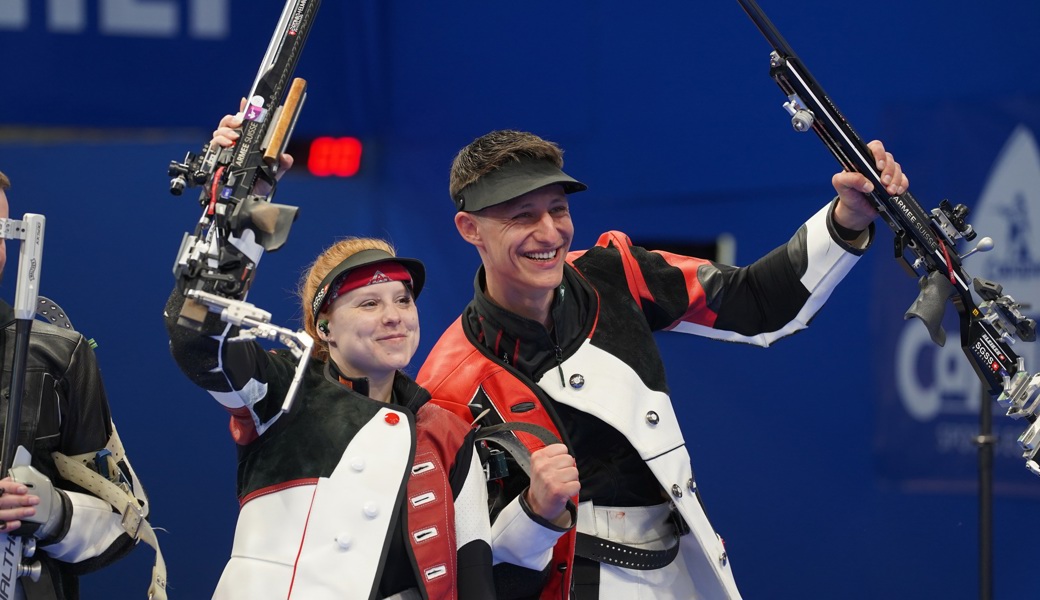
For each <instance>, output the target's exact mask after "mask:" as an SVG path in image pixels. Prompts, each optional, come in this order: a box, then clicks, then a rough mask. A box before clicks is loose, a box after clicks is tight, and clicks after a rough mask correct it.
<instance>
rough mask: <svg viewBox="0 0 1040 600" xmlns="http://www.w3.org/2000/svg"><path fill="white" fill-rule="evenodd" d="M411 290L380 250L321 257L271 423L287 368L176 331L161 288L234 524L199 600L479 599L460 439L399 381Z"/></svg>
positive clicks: (475, 482)
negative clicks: (224, 555) (304, 338)
mask: <svg viewBox="0 0 1040 600" xmlns="http://www.w3.org/2000/svg"><path fill="white" fill-rule="evenodd" d="M240 123H241V119H239V118H238V117H233V116H226V117H225V118H224V120H222V121H221V125H220V128H219V129H218V130H217V131H216V132H215V133H214V141H213V143H216V144H222V145H225V146H226V145H230V144H232V143H233V142H234V140H235V139H237V137H238V131H237V127H238V126H239V125H240ZM245 237H246V236H243V238H245ZM239 242H240V243H242V244H243V248H245V247H246V246H248V245H249V244H248V240H239ZM259 254H260V252H259V250H258V248H253V249H252V250H250V255H251V256H255V257H256V259H257V260H258V259H259ZM424 280H425V269H424V267H423V264H422V263H421V262H419V261H418V260H414V259H410V258H401V257H398V256H397V255H396V253H395V251H394V249H393V248H392V247H391V246H390V245H389V244H388V243H387V242H385V241H383V240H379V239H374V238H347V239H343V240H340V241H338V242H336V243H335V244H333V245H332V246H331V247H329V248H328V249H326V250H325V251H324V252H322V253H321V255H320V256H318V258H317V259H316V260H315V262H314V263H313V264H312V265H311V267H310V268H309V270H308V272H307V275H306V276H305V278H304V280H303V281H302V283H301V285H300V290H299V296H300V301H301V306H302V307H303V314H304V315H305V316H304V323H303V325H304V328H305V330H306V331H307V333H308V334H310V335H311V337H313V338H314V340H315V342H316V345H315V348H314V352H313V357H312V359H311V360H310V361H309V363H308V365H307V368H306V371H305V373H304V376H303V379H302V383H301V384H300V387H299V390H298V392H297V394H296V397H295V401H294V402H293V405H292V408H291V409H290V411H289V412H288V413H285V414H281V413H280V408H281V406H282V403H283V400H284V399H285V397H286V394H287V391H288V389H289V385H290V382H291V381H292V379H293V376H294V373H295V369H296V367H297V364H298V361H297V360H296V359H295V358H294V357H293V356H292V354H291V353H290V352H289V351H287V350H278V351H274V352H267V351H265V350H264V349H263V348H262V347H261V346H260V345H259V344H258V343H256V342H230V341H229V340H231V339H232V338H234V337H235V336H236V334H237V329H236V328H235V327H230V326H227V325H225V324H224V323H222V322H220V321H219V319H218V318H217V315H215V314H213V313H210V314H209V315H208V317H207V321H206V323H205V324H204V326H203V330H202V331H194V330H192V329H188V328H186V327H182V326H179V325H178V324H177V316H178V315H179V314H180V313H181V310H182V306H183V303H184V296H183V294H182V293H181V292H179V291H177V290H174V293H173V294H172V295H171V297H170V299H169V302H168V304H167V307H166V323H167V329H168V331H169V335H170V343H171V350H172V353H173V356H174V358H175V359H176V361H177V363H178V365H179V366H180V367H181V369H182V370H183V371H184V373H185V374H186V375H187V376H188V377H189V378H190V379H191V380H192V381H193V382H195V383H196V384H198V385H199V386H201V387H202V388H204V389H206V390H207V391H209V392H210V394H212V396H213V397H214V398H215V399H216V400H217V401H218V402H219V403H220V404H221V405H222V406H224V408H225V409H226V410H227V411H228V412H229V413H230V414H231V436H232V438H233V439H234V441H235V443H236V444H237V446H238V497H239V501H240V503H241V513H240V515H239V520H238V525H237V527H236V532H235V541H234V547H233V549H232V556H231V559H230V561H229V562H228V564H227V566H226V567H225V569H224V573H223V575H222V576H221V578H220V582H219V583H218V585H217V589H216V592H215V593H214V598H216V599H220V600H238V599H242V600H246V599H249V600H255V599H259V598H300V599H303V600H321V599H325V598H327V599H330V600H332V599H342V598H393V599H395V600H410V599H419V598H422V599H427V598H429V599H445V600H453V599H455V598H458V599H461V600H485V599H493V598H494V597H495V595H494V589H493V584H492V580H491V546H490V542H489V539H490V527H491V525H490V520H489V516H488V511H487V491H486V488H485V482H484V474H483V470H482V467H481V463H480V460H479V456H478V453H477V452H476V451H475V447H474V432H473V430H472V429H471V428H470V426H469V423H468V422H466V421H463V420H461V419H459V418H457V417H456V416H455V415H454V414H452V413H451V412H449V411H446V410H444V409H442V408H439V407H437V406H435V405H434V404H432V403H430V394H429V393H428V392H427V391H426V390H425V389H423V388H421V387H419V386H418V385H416V383H415V382H414V381H413V380H412V379H411V378H410V377H409V376H408V375H406V374H405V373H404V372H403V371H402V369H404V368H405V367H406V366H407V365H408V363H409V361H410V360H411V358H412V356H413V354H414V353H415V350H416V347H417V346H418V343H419V314H418V311H417V308H416V305H415V299H416V298H417V297H418V295H419V292H420V291H421V290H422V287H423V283H424Z"/></svg>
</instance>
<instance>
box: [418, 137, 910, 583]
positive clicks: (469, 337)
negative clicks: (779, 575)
mask: <svg viewBox="0 0 1040 600" xmlns="http://www.w3.org/2000/svg"><path fill="white" fill-rule="evenodd" d="M870 149H871V151H872V152H873V154H874V159H875V160H876V161H877V166H878V169H879V170H880V171H881V173H882V181H883V182H884V183H885V184H886V186H887V190H888V191H889V193H892V194H898V193H902V192H904V191H905V190H906V189H907V186H908V185H909V181H908V180H907V178H906V176H905V175H904V174H903V173H902V169H901V168H900V166H899V164H898V163H897V162H896V161H895V160H894V159H893V157H892V155H891V154H890V153H888V152H886V151H885V149H884V146H883V145H882V144H881V143H880V142H871V144H870ZM562 168H563V153H562V150H560V148H559V147H558V146H557V145H556V144H554V143H552V142H549V141H546V140H544V139H542V138H540V137H538V136H536V135H534V134H531V133H527V132H520V131H511V130H504V131H494V132H491V133H489V134H487V135H484V136H482V137H480V138H477V139H476V140H474V141H473V142H472V143H471V144H469V145H467V146H466V147H465V148H463V149H462V150H461V151H460V152H459V153H458V155H457V156H456V157H455V160H454V162H453V164H452V168H451V177H450V186H449V187H450V194H451V198H452V200H453V201H454V202H455V207H456V209H457V211H458V212H457V213H456V215H455V227H456V229H457V230H458V232H459V234H460V235H461V236H462V238H463V239H464V240H466V241H467V242H469V243H470V244H472V245H473V246H474V248H475V249H476V250H477V253H478V254H479V255H480V259H481V262H482V266H481V267H480V268H479V269H478V271H477V275H476V279H475V282H474V288H475V289H474V297H473V300H472V301H471V302H470V303H469V305H468V306H467V307H466V308H465V310H464V311H463V313H462V316H461V317H460V318H459V319H458V320H457V321H456V322H455V323H454V324H453V325H452V326H451V327H450V328H449V329H448V331H447V332H445V333H444V335H443V336H442V337H441V339H440V340H439V341H438V342H437V344H436V345H435V346H434V348H433V350H432V351H431V353H430V356H429V357H428V358H427V360H426V363H425V364H424V365H423V367H422V369H421V370H420V371H419V375H418V377H417V380H418V381H419V383H420V384H421V385H424V386H426V387H427V388H428V389H429V390H430V391H431V393H432V394H433V395H434V397H435V398H437V401H438V402H444V401H447V403H446V404H444V406H446V407H449V408H454V409H455V410H456V411H457V412H458V413H459V414H460V415H461V416H463V417H464V418H473V417H475V416H476V415H479V414H482V413H483V411H489V412H488V414H487V415H486V416H484V417H483V419H482V423H484V424H488V425H495V424H498V423H501V422H522V423H531V424H535V425H539V426H542V427H545V428H547V429H549V430H551V431H553V432H554V433H556V434H557V435H558V437H560V438H561V439H562V441H563V443H562V444H550V445H548V446H545V447H542V444H541V443H536V442H535V441H533V440H532V438H529V437H521V439H522V440H524V441H525V442H527V443H528V444H529V448H530V449H531V450H533V453H532V455H531V476H530V478H528V477H526V476H525V475H524V473H523V472H521V471H519V470H516V469H514V470H513V471H512V472H511V473H510V475H509V476H507V477H505V478H504V480H503V482H501V485H500V486H499V487H500V489H501V490H502V499H501V501H500V502H498V503H496V504H495V506H494V514H493V527H492V529H493V540H494V546H493V552H494V557H495V563H496V567H495V569H496V581H497V582H498V591H499V597H500V598H543V599H549V598H558V599H566V598H574V599H576V600H607V599H610V600H615V599H640V598H655V599H656V598H660V599H669V598H672V599H676V600H680V599H681V600H690V599H695V598H696V599H733V598H739V597H740V594H739V592H738V590H737V587H736V583H735V582H734V579H733V575H732V572H731V567H730V560H729V555H728V553H727V551H726V549H725V547H724V546H723V543H722V539H721V538H720V537H719V536H718V535H716V533H715V531H714V530H713V528H712V526H711V524H710V523H709V522H708V519H707V517H706V516H705V512H704V509H703V507H702V505H701V502H700V489H699V487H698V486H697V483H696V479H695V477H694V474H693V470H692V467H691V464H690V457H689V454H688V453H687V450H686V446H685V441H684V439H683V435H682V432H681V431H680V428H679V424H678V421H677V418H676V416H675V412H674V410H673V407H672V404H671V400H670V397H669V395H670V391H669V388H668V384H667V381H666V378H665V372H664V365H663V362H662V359H661V356H660V354H659V350H658V348H657V345H656V343H655V341H654V337H653V333H654V332H656V331H663V330H671V331H677V332H683V333H693V334H697V335H701V336H706V337H710V338H715V339H721V340H728V341H734V342H745V343H751V344H758V345H762V346H768V345H769V344H771V343H773V342H774V341H776V340H778V339H779V338H782V337H784V336H786V335H789V334H791V333H794V332H796V331H798V330H800V329H802V328H804V327H806V326H807V325H808V323H809V321H810V320H811V319H812V317H813V315H814V314H815V313H816V312H817V311H818V310H819V309H820V307H821V306H822V305H823V303H824V301H825V300H826V299H827V298H828V297H829V295H830V294H831V291H832V290H833V289H834V287H835V285H837V283H838V282H839V281H841V279H842V278H843V277H844V276H845V275H846V274H847V273H848V271H849V270H850V269H851V268H852V266H853V265H854V264H855V263H856V261H857V260H858V258H859V256H860V255H861V254H862V253H863V252H864V251H865V250H866V248H867V246H868V245H869V244H870V241H871V239H872V227H873V225H872V223H873V220H874V219H875V218H876V216H877V212H876V211H875V210H874V208H873V206H872V204H871V203H870V201H869V199H867V198H866V197H865V196H864V193H866V192H869V191H870V190H871V189H872V188H871V184H870V183H869V182H868V181H867V179H866V178H864V177H863V176H862V175H859V174H857V173H847V172H843V173H839V174H837V175H835V176H834V177H833V178H832V185H833V186H834V188H835V191H836V192H837V198H836V199H835V200H834V201H832V202H830V203H828V204H827V205H826V206H824V207H823V208H822V209H821V210H819V211H818V212H817V213H816V214H815V215H814V216H813V217H811V218H810V219H809V220H808V221H807V222H806V223H805V224H804V225H803V226H802V227H801V228H800V229H799V230H798V232H797V233H796V234H795V235H794V237H793V238H791V240H790V241H789V242H787V243H786V244H784V245H783V246H780V247H779V248H777V249H776V250H774V251H773V252H771V253H769V254H768V255H766V256H765V257H763V258H762V259H759V260H758V261H756V262H755V263H754V264H752V265H750V266H748V267H743V268H736V267H732V266H728V265H722V264H718V263H715V262H712V261H710V260H704V259H700V258H694V257H686V256H678V255H675V254H671V253H667V252H658V251H652V250H647V249H644V248H640V247H638V246H636V245H634V244H633V243H632V242H631V240H630V239H629V238H628V237H627V236H626V235H625V234H623V233H621V232H618V231H611V232H607V233H604V234H603V235H602V236H601V237H600V239H599V241H598V243H597V244H596V246H595V247H593V248H590V249H588V250H584V251H571V241H572V240H573V236H574V224H573V222H572V220H571V212H570V206H569V197H568V195H569V194H573V193H576V192H580V191H583V190H585V189H586V186H585V184H583V183H581V182H579V181H577V180H575V179H574V178H572V177H570V176H569V175H567V174H566V173H564V172H563V170H562ZM684 394H685V395H687V396H689V395H690V392H689V391H686V392H684ZM572 456H573V459H572V458H571V457H572ZM575 460H576V463H577V469H576V472H575V468H574V464H575V463H574V461H575ZM529 483H530V485H528V484H529ZM576 495H577V500H578V501H579V505H578V510H577V517H576V527H575V528H574V529H571V527H574V526H575V519H574V518H573V517H571V515H569V514H568V501H569V500H571V499H572V498H574V497H575V496H576ZM575 529H576V531H575ZM520 530H525V531H524V534H523V535H516V533H515V532H516V531H520ZM532 530H533V531H535V532H538V533H531V531H532ZM538 544H541V545H540V546H539V545H538Z"/></svg>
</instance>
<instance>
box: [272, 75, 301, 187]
mask: <svg viewBox="0 0 1040 600" xmlns="http://www.w3.org/2000/svg"><path fill="white" fill-rule="evenodd" d="M306 99H307V81H306V80H305V79H302V78H300V77H297V78H296V79H293V82H292V85H291V86H290V87H289V93H288V94H286V96H285V102H284V103H282V106H281V107H279V109H278V115H277V120H276V121H275V124H274V126H273V127H272V128H271V135H270V136H269V139H268V140H267V143H266V144H265V149H264V162H265V163H267V164H268V165H272V166H276V165H278V162H279V158H280V157H281V155H282V154H284V153H285V148H286V146H288V145H289V139H290V138H291V137H292V132H293V129H294V128H295V127H296V121H297V119H299V118H300V111H301V110H302V109H303V101H304V100H306Z"/></svg>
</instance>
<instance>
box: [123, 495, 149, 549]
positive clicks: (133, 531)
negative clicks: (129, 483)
mask: <svg viewBox="0 0 1040 600" xmlns="http://www.w3.org/2000/svg"><path fill="white" fill-rule="evenodd" d="M142 521H144V513H143V512H142V511H141V507H140V506H138V505H137V503H136V502H133V501H131V502H127V503H126V510H125V511H123V522H122V525H123V530H124V531H126V532H127V534H129V535H130V537H131V538H133V539H135V540H136V539H137V534H138V533H139V532H140V530H141V522H142Z"/></svg>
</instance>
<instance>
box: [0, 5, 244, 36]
mask: <svg viewBox="0 0 1040 600" xmlns="http://www.w3.org/2000/svg"><path fill="white" fill-rule="evenodd" d="M181 3H182V2H181V0H99V1H98V9H97V10H98V19H97V23H98V31H99V32H100V33H101V34H102V35H112V36H130V37H176V36H177V35H179V34H180V32H181V26H180V18H181V17H180V14H181V6H180V5H181ZM187 4H188V7H187V15H188V19H187V21H188V36H189V37H192V38H200V39H221V38H225V37H227V35H228V31H229V28H228V23H229V11H230V4H231V0H188V2H187ZM86 5H87V2H86V0H47V2H46V12H45V14H46V19H47V31H49V32H51V33H66V34H72V33H83V32H84V31H86V29H87V6H86ZM29 24H30V22H29V0H0V30H3V29H8V30H15V31H17V30H22V29H28V28H29Z"/></svg>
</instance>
